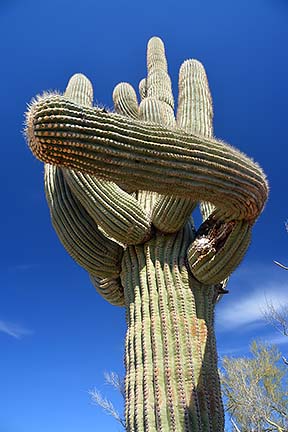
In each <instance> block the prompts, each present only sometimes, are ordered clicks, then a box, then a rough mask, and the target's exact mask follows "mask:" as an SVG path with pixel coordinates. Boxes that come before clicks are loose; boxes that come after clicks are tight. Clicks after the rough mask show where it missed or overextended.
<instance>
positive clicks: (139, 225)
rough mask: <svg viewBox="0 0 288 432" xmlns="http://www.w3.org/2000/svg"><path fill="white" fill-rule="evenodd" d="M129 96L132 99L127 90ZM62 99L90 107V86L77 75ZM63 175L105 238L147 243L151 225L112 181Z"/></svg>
mask: <svg viewBox="0 0 288 432" xmlns="http://www.w3.org/2000/svg"><path fill="white" fill-rule="evenodd" d="M125 88H126V86H125ZM119 90H123V86H122V87H120V88H118V91H116V96H117V93H119ZM126 93H127V92H126ZM129 95H130V96H131V89H130V88H129ZM64 96H65V97H67V98H69V99H70V100H73V101H75V102H77V103H79V104H80V105H86V106H87V105H88V104H90V105H91V104H92V100H93V88H92V84H91V83H90V81H89V80H88V79H87V78H86V77H85V76H84V75H81V74H77V75H75V76H73V77H72V78H71V79H70V81H69V83H68V86H67V89H66V91H65V93H64ZM135 96H136V95H135ZM72 98H74V99H72ZM119 100H121V101H122V100H123V99H122V98H119ZM132 100H133V94H132ZM134 102H135V101H134ZM136 103H137V100H136ZM129 106H131V103H130V104H129ZM126 107H127V105H126ZM122 108H123V107H122ZM63 172H64V177H65V180H66V181H67V182H68V184H69V187H70V189H71V190H72V192H73V194H75V196H76V197H77V199H78V200H79V201H80V202H81V204H82V205H83V207H84V208H85V209H86V211H87V212H88V213H89V214H90V216H91V217H92V219H94V221H95V222H96V224H97V226H98V228H99V229H101V230H102V231H103V232H104V234H106V235H107V237H109V238H111V239H114V240H116V241H117V242H119V243H120V244H139V243H142V242H143V241H145V240H147V238H148V237H149V235H150V225H151V224H150V221H149V219H148V217H147V214H146V212H145V211H144V209H143V208H142V207H141V206H140V205H139V204H138V203H137V200H136V199H135V198H133V197H131V196H130V195H129V194H128V193H126V192H125V191H123V190H122V189H121V188H120V187H119V186H117V185H116V184H115V183H113V182H107V181H105V180H99V179H96V178H94V177H93V176H91V175H89V174H82V173H80V172H78V171H75V170H64V171H63Z"/></svg>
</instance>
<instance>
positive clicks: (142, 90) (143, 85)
mask: <svg viewBox="0 0 288 432" xmlns="http://www.w3.org/2000/svg"><path fill="white" fill-rule="evenodd" d="M138 88H139V94H140V98H141V101H142V100H143V99H145V98H146V97H147V80H146V78H142V79H141V81H140V82H139V86H138Z"/></svg>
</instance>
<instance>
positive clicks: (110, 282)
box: [90, 274, 125, 306]
mask: <svg viewBox="0 0 288 432" xmlns="http://www.w3.org/2000/svg"><path fill="white" fill-rule="evenodd" d="M90 280H91V282H92V284H93V286H94V287H95V288H96V291H97V292H98V293H99V294H100V295H101V296H102V297H103V298H104V299H105V300H107V301H108V302H109V303H111V304H112V305H114V306H125V298H124V289H123V288H122V285H121V281H120V278H119V277H115V278H113V277H112V278H105V279H100V278H98V277H97V276H95V275H93V274H90Z"/></svg>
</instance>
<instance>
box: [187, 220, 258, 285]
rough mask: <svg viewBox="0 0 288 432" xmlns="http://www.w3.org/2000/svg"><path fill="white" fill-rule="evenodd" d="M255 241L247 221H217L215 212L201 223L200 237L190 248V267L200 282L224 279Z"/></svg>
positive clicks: (217, 282) (212, 282) (207, 282)
mask: <svg viewBox="0 0 288 432" xmlns="http://www.w3.org/2000/svg"><path fill="white" fill-rule="evenodd" d="M250 240H251V226H250V224H249V223H248V222H247V221H243V220H242V221H230V222H227V223H225V222H224V223H221V222H219V221H218V222H216V223H215V221H214V220H213V213H212V215H211V216H210V217H209V218H208V219H207V220H206V221H205V222H204V223H203V224H202V225H201V227H200V229H199V231H198V232H197V236H196V239H195V240H194V242H193V243H192V244H191V246H190V247H189V248H188V251H187V257H188V263H189V267H190V270H191V272H192V274H193V276H194V278H196V279H197V280H198V281H200V282H201V283H203V284H207V285H216V284H219V283H221V282H223V281H224V282H223V286H222V289H223V287H224V286H226V284H227V280H226V278H227V277H228V276H229V275H230V274H231V273H232V272H233V271H234V270H235V268H236V267H237V266H238V265H239V264H240V262H241V261H242V258H243V257H244V255H245V253H246V251H247V248H248V246H249V244H250Z"/></svg>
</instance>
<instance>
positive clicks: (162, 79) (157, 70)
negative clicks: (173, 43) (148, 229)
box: [140, 37, 195, 233]
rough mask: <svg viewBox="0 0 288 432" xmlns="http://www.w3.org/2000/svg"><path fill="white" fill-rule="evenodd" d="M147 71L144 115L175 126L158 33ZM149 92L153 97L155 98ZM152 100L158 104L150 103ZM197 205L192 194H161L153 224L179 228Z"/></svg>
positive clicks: (165, 228) (169, 230) (167, 230)
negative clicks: (187, 196)
mask: <svg viewBox="0 0 288 432" xmlns="http://www.w3.org/2000/svg"><path fill="white" fill-rule="evenodd" d="M147 71H148V76H147V82H146V86H147V96H148V97H147V98H146V99H144V100H143V101H142V102H141V104H140V118H141V119H142V120H147V121H149V120H150V121H154V122H155V123H158V124H163V125H166V126H168V127H171V128H174V127H175V126H176V121H175V117H174V99H173V94H172V89H171V80H170V77H169V75H168V67H167V60H166V55H165V48H164V44H163V42H162V41H161V39H159V38H157V37H153V38H151V39H150V41H149V43H148V47H147ZM149 96H150V98H151V97H152V98H153V99H152V100H151V99H150V98H149ZM149 102H150V104H149ZM152 104H154V106H152V107H150V105H152ZM147 105H148V106H147ZM141 108H142V110H143V115H142V116H141ZM143 108H144V109H143ZM194 208H195V203H194V201H193V200H191V199H189V198H179V197H175V196H174V197H171V196H167V195H160V196H159V198H158V200H157V202H156V204H155V206H154V208H153V212H152V222H153V225H154V226H155V227H156V228H157V229H159V230H160V231H162V232H165V233H173V232H177V231H178V230H179V229H180V228H181V227H182V226H184V224H185V223H186V221H187V220H188V218H189V216H190V215H191V213H192V211H193V209H194Z"/></svg>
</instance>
